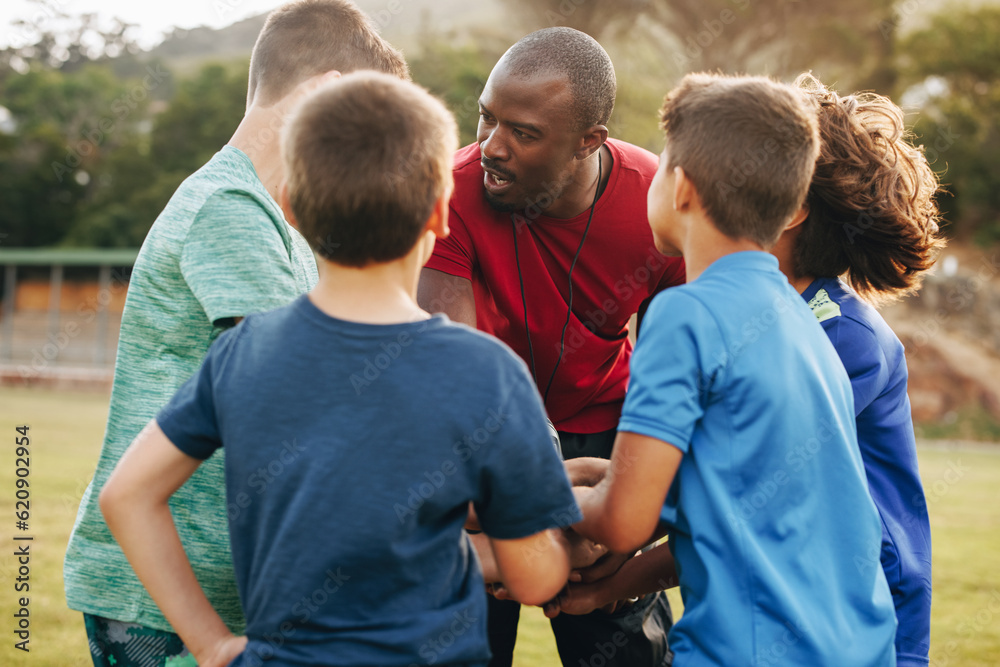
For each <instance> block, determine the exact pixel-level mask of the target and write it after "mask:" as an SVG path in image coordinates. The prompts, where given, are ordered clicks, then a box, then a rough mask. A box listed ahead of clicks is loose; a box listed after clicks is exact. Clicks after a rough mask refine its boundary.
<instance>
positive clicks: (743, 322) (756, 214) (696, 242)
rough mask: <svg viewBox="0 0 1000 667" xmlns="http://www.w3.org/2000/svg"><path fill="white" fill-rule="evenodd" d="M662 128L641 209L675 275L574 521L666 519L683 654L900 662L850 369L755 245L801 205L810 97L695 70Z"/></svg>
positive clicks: (617, 524)
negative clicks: (597, 474) (605, 458)
mask: <svg viewBox="0 0 1000 667" xmlns="http://www.w3.org/2000/svg"><path fill="white" fill-rule="evenodd" d="M662 123H663V127H664V129H665V131H666V147H665V149H664V151H663V153H662V154H661V156H660V166H659V169H658V171H657V174H656V177H655V178H654V180H653V183H652V185H651V187H650V191H649V195H648V206H649V221H650V227H651V228H652V230H653V236H654V238H655V239H656V242H657V247H658V248H659V249H660V251H661V252H664V253H673V254H677V253H683V255H684V258H685V261H686V265H687V279H688V284H687V285H686V286H683V287H679V288H676V289H674V290H671V291H670V293H663V294H661V295H660V296H658V297H657V298H656V299H655V300H654V301H653V303H652V305H651V307H650V309H649V311H648V313H647V315H646V319H645V320H644V325H643V328H642V333H641V334H640V337H639V342H638V345H637V348H636V352H635V354H634V356H633V358H632V365H631V373H632V375H631V380H630V385H629V391H628V395H627V397H626V401H625V408H624V412H623V414H622V419H621V422H620V424H619V432H618V438H617V440H616V442H615V448H614V453H613V456H612V464H611V466H610V467H609V468H608V472H607V475H606V476H605V477H604V479H603V480H602V481H601V482H600V483H598V484H597V486H595V487H594V488H592V489H579V490H578V492H577V493H578V500H579V502H580V507H581V509H582V510H583V512H584V520H583V521H582V522H580V523H579V524H576V525H575V526H574V528H575V529H576V530H577V531H578V532H579V533H581V534H582V535H584V536H586V537H588V538H590V539H593V540H595V541H597V542H600V543H602V544H606V545H608V546H609V547H610V548H611V549H612V550H614V551H620V552H628V551H631V550H634V549H635V548H637V547H638V546H641V545H643V544H646V543H648V542H649V541H650V540H651V539H652V538H653V537H654V535H656V534H657V532H658V525H661V524H662V526H663V527H665V528H666V532H667V533H668V534H669V536H670V541H669V545H670V549H671V551H672V553H673V557H674V560H675V563H676V570H677V575H678V577H679V580H680V587H681V595H682V597H683V598H684V605H685V610H684V616H683V617H682V618H681V620H680V621H678V622H677V623H676V625H675V626H674V628H673V630H672V632H671V635H670V643H671V648H672V649H673V651H674V654H675V658H674V665H676V666H678V667H688V666H690V665H777V664H783V665H811V666H813V665H852V666H855V665H856V666H862V665H865V666H867V665H871V666H875V665H879V666H886V667H887V666H889V665H893V664H894V660H895V654H894V648H893V637H894V633H895V624H896V622H895V617H894V613H893V606H892V599H891V596H890V594H889V589H888V586H887V584H886V580H885V576H884V574H883V572H882V571H881V568H877V567H870V566H869V560H870V558H871V554H873V553H874V554H878V549H879V544H880V538H881V526H880V523H879V518H878V514H877V512H876V510H875V507H874V504H873V503H872V500H871V498H870V496H869V494H868V491H867V487H866V484H865V479H864V469H863V466H862V462H861V458H860V455H859V451H858V445H857V439H856V436H855V429H854V407H853V397H852V393H851V386H850V382H849V380H848V377H847V375H846V373H845V372H844V370H843V367H842V365H841V363H840V361H839V359H838V357H837V354H836V352H835V350H834V349H833V347H832V346H831V345H830V342H829V340H828V339H827V337H826V335H825V334H824V333H823V330H822V328H821V327H820V326H819V323H818V322H817V321H816V318H815V317H814V316H813V315H812V313H811V312H810V310H809V308H808V306H806V304H805V302H804V301H803V300H802V299H801V298H800V297H799V295H798V294H797V293H796V292H795V291H794V290H793V289H792V288H791V286H790V285H789V284H788V281H787V280H786V279H785V277H784V276H783V275H782V273H781V272H780V271H779V269H778V262H777V260H776V259H775V258H774V257H773V256H771V255H770V254H767V253H766V252H765V251H766V250H767V249H768V248H769V247H771V245H773V244H774V242H775V240H776V239H777V238H778V236H779V235H780V234H781V232H782V230H784V229H785V227H786V226H787V225H789V224H792V223H794V222H796V217H797V216H799V215H802V213H801V212H800V210H801V205H802V203H803V199H804V197H805V195H806V191H807V188H808V186H809V182H810V179H811V177H812V172H813V167H814V164H815V161H816V155H817V151H818V137H817V128H816V114H815V110H814V109H813V108H811V107H810V106H809V103H808V102H807V100H806V98H805V97H804V96H803V95H802V94H801V93H800V92H799V91H796V90H795V89H792V88H790V87H787V86H782V85H780V84H776V83H774V82H772V81H770V80H767V79H763V78H732V77H720V76H709V75H691V76H688V77H686V78H685V79H684V80H683V81H682V82H681V84H680V85H679V86H678V87H677V88H676V89H675V90H674V91H673V92H672V93H670V95H668V96H667V99H666V101H665V104H664V108H663V110H662ZM660 548H663V547H660ZM651 553H652V552H651Z"/></svg>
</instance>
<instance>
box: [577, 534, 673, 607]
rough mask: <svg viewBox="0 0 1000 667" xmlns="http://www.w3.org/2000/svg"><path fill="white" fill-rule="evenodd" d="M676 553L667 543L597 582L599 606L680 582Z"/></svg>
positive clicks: (633, 559) (641, 555)
mask: <svg viewBox="0 0 1000 667" xmlns="http://www.w3.org/2000/svg"><path fill="white" fill-rule="evenodd" d="M677 583H678V582H677V571H676V569H675V566H674V555H673V553H672V552H671V551H670V548H669V547H668V545H666V544H661V545H660V546H658V547H655V548H653V549H650V550H649V551H647V552H645V553H642V554H639V555H638V556H636V557H635V558H632V559H631V560H629V561H628V562H626V563H625V564H624V565H622V567H621V569H620V570H618V572H617V573H615V574H614V575H613V576H611V577H608V578H607V579H602V580H600V581H597V582H595V583H594V584H593V585H594V586H596V587H597V596H596V600H597V606H598V607H602V606H604V605H607V604H610V603H612V602H615V601H616V600H627V599H629V598H636V597H640V596H642V595H649V594H650V593H655V592H657V591H662V590H666V589H668V588H673V587H674V586H676V585H677Z"/></svg>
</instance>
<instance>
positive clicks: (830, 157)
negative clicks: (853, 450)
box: [772, 75, 944, 667]
mask: <svg viewBox="0 0 1000 667" xmlns="http://www.w3.org/2000/svg"><path fill="white" fill-rule="evenodd" d="M797 83H798V85H799V86H800V87H802V88H803V89H805V90H806V91H807V92H808V93H809V94H810V95H811V96H812V97H813V98H814V99H815V100H816V101H817V102H818V103H819V121H820V124H819V127H820V137H821V139H822V142H821V146H822V149H821V150H820V155H819V159H818V160H817V162H816V175H815V176H814V177H813V182H812V185H811V186H810V188H809V196H808V199H807V209H808V216H807V217H806V218H805V219H804V220H802V223H801V224H800V225H795V226H793V227H791V228H789V229H787V230H786V231H785V232H784V233H783V234H782V235H781V238H780V239H779V240H778V243H777V244H776V245H775V246H774V248H773V249H772V252H773V253H774V255H775V256H776V257H777V258H778V262H779V265H780V266H781V270H782V271H783V272H784V273H785V275H786V276H788V279H789V281H790V282H791V284H792V287H794V288H795V290H796V291H797V292H800V293H801V294H802V298H803V299H805V300H806V301H807V302H808V304H809V307H810V308H811V309H812V311H813V313H814V314H815V315H816V318H817V319H818V320H819V321H820V323H821V324H822V325H823V329H824V331H826V333H827V335H828V336H829V337H830V342H832V343H833V346H834V347H835V348H836V350H837V354H838V355H840V359H841V361H842V362H843V364H844V368H845V369H846V370H847V374H848V376H849V377H850V378H851V389H852V390H853V393H854V414H855V423H856V424H857V429H858V445H859V446H860V448H861V459H862V461H864V464H865V473H866V476H867V478H868V488H869V491H870V492H871V496H872V500H874V501H875V506H876V507H877V508H878V511H879V514H880V516H881V518H882V544H881V548H880V549H879V551H877V552H876V551H873V552H872V554H871V556H870V557H869V558H868V559H867V560H866V561H865V562H866V563H867V564H868V566H869V567H881V568H882V569H883V570H884V571H885V576H886V580H887V581H888V583H889V590H890V591H891V592H892V599H893V603H894V605H895V608H896V620H897V621H898V623H899V626H898V627H897V629H896V660H897V663H896V664H897V665H898V666H899V667H904V666H905V667H917V666H918V665H927V664H928V661H929V656H928V654H929V652H930V635H931V528H930V521H929V519H928V516H927V501H926V500H925V498H924V489H923V485H922V484H921V481H920V471H919V469H918V466H917V450H916V442H915V438H914V435H913V421H912V419H911V417H910V401H909V398H908V397H907V395H906V385H907V371H906V358H905V355H904V353H903V345H902V343H900V342H899V339H898V338H896V335H895V334H894V333H893V332H892V330H891V329H890V328H889V326H888V325H887V324H886V323H885V320H883V319H882V316H881V315H879V314H878V311H876V310H875V309H874V308H873V307H872V305H871V304H872V303H875V304H878V303H885V302H887V301H891V300H892V299H894V298H896V297H897V296H899V295H901V294H906V293H908V292H912V291H914V290H915V289H916V288H917V287H918V286H919V284H920V279H921V277H922V275H923V273H924V272H925V271H926V270H927V269H929V268H930V267H931V266H932V265H933V263H934V260H935V259H936V257H937V251H938V250H939V249H940V248H941V246H942V245H943V244H944V243H943V240H942V238H941V235H940V231H939V229H938V224H937V220H938V209H937V206H936V205H935V203H934V194H935V192H937V190H938V179H937V177H936V176H935V174H934V172H933V171H932V170H931V168H930V165H928V164H927V159H926V158H925V157H924V154H923V152H922V151H920V150H918V149H917V148H915V147H914V146H912V145H911V144H910V143H909V142H908V141H907V140H906V133H905V126H904V125H903V111H902V109H900V108H899V107H898V106H896V105H895V104H893V102H892V100H890V99H888V98H886V97H882V96H881V95H876V94H874V93H859V94H857V95H848V96H846V97H841V96H840V95H838V94H837V93H836V92H835V91H833V90H828V89H827V88H826V87H825V86H823V84H822V83H820V82H819V81H817V80H816V79H815V78H813V77H812V76H810V75H802V76H801V77H800V78H799V81H798V82H797ZM842 275H843V276H845V278H846V282H845V280H842V279H841V278H839V277H838V276H842ZM848 283H849V284H850V286H848Z"/></svg>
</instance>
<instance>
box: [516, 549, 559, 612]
mask: <svg viewBox="0 0 1000 667" xmlns="http://www.w3.org/2000/svg"><path fill="white" fill-rule="evenodd" d="M569 571H570V570H569V556H568V555H565V554H564V555H563V557H562V558H561V559H560V560H559V562H558V563H552V564H550V566H549V567H547V568H544V575H542V574H540V575H539V576H538V577H537V578H536V579H535V580H534V581H532V582H530V584H529V583H527V582H524V583H521V584H514V582H511V584H513V585H508V586H507V589H508V590H509V591H510V595H511V597H512V598H514V599H515V600H517V601H518V602H520V603H521V604H526V605H529V606H532V607H539V606H541V605H543V604H545V603H546V602H548V601H550V600H552V599H553V598H554V597H556V596H557V595H559V591H561V590H562V589H563V587H565V586H566V582H567V581H569ZM525 584H527V585H525Z"/></svg>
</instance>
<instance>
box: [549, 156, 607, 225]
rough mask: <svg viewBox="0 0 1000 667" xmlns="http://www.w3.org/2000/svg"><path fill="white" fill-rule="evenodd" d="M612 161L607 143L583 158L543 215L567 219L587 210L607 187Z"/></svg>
mask: <svg viewBox="0 0 1000 667" xmlns="http://www.w3.org/2000/svg"><path fill="white" fill-rule="evenodd" d="M613 163H614V158H612V157H611V150H610V149H609V148H608V146H607V144H604V145H602V146H601V148H600V150H599V151H596V152H595V153H594V154H593V155H591V156H590V157H588V158H586V160H584V164H581V165H580V168H579V169H577V173H576V175H575V176H574V177H573V180H572V181H570V183H569V185H567V186H566V188H565V189H564V190H563V192H562V194H561V195H560V197H559V199H557V200H556V201H554V202H553V203H552V205H551V206H549V207H548V209H546V210H545V215H547V216H549V217H552V218H562V219H569V218H575V217H576V216H578V215H580V214H581V213H583V212H584V211H587V210H589V209H590V207H591V206H594V205H595V204H596V203H597V198H599V197H600V193H602V192H603V191H604V188H605V187H607V185H608V179H609V178H610V176H611V166H612V164H613ZM598 170H599V171H600V181H598Z"/></svg>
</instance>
